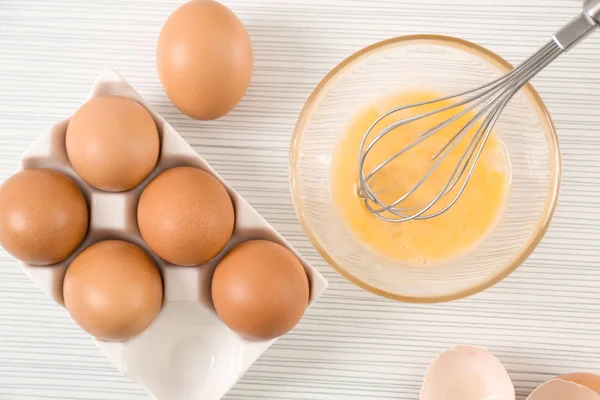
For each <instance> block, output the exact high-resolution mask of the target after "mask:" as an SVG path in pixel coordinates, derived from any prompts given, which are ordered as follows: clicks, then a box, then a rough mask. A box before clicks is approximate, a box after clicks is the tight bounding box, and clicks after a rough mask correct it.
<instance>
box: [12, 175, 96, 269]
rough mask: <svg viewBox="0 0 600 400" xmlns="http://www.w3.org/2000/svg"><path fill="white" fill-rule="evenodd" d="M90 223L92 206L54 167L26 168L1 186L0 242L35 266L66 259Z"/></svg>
mask: <svg viewBox="0 0 600 400" xmlns="http://www.w3.org/2000/svg"><path fill="white" fill-rule="evenodd" d="M87 228H88V207H87V203H86V200H85V197H84V196H83V194H82V193H81V191H80V190H79V187H77V185H76V184H75V183H73V181H72V180H71V179H69V178H68V177H67V176H66V175H64V174H62V173H60V172H57V171H53V170H50V169H27V170H24V171H21V172H18V173H16V174H15V175H13V176H11V177H10V178H8V179H7V180H6V181H5V182H4V184H3V185H2V186H1V187H0V244H1V245H2V247H4V248H5V249H6V251H8V252H9V253H10V254H12V255H13V256H14V257H16V258H17V259H19V260H21V261H23V262H25V263H27V264H31V265H50V264H55V263H57V262H59V261H62V260H64V259H65V258H67V257H68V256H69V255H71V253H73V251H75V249H76V248H77V247H78V246H79V245H80V244H81V242H82V241H83V239H84V238H85V234H86V232H87Z"/></svg>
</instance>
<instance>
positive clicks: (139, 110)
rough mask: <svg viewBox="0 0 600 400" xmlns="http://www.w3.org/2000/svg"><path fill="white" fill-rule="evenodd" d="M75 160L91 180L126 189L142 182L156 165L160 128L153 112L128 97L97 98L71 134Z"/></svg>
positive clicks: (101, 186)
mask: <svg viewBox="0 0 600 400" xmlns="http://www.w3.org/2000/svg"><path fill="white" fill-rule="evenodd" d="M66 145H67V154H68V156H69V160H70V161H71V164H72V165H73V168H74V169H75V172H77V174H79V176H81V177H82V178H83V180H85V181H86V182H87V183H89V184H90V185H92V186H94V187H96V188H98V189H101V190H106V191H109V192H121V191H125V190H129V189H132V188H134V187H136V186H137V185H139V184H140V183H141V182H142V181H143V180H144V179H145V178H146V177H147V176H148V175H150V172H152V170H153V169H154V167H155V166H156V162H157V161H158V154H159V150H160V143H159V136H158V129H157V127H156V123H155V122H154V119H152V116H151V115H150V114H149V113H148V111H147V110H146V109H145V108H144V107H143V106H142V105H141V104H139V103H138V102H136V101H135V100H132V99H130V98H127V97H120V96H101V97H94V98H92V99H91V100H89V101H88V102H86V103H85V104H84V105H83V106H81V107H80V108H79V109H78V110H77V111H76V112H75V114H74V115H73V117H72V118H71V121H70V122H69V125H68V127H67V135H66Z"/></svg>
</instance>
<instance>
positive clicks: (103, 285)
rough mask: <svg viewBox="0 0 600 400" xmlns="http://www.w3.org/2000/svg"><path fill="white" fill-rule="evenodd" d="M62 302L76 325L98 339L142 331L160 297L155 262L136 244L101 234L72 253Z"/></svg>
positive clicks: (124, 337)
mask: <svg viewBox="0 0 600 400" xmlns="http://www.w3.org/2000/svg"><path fill="white" fill-rule="evenodd" d="M63 294H64V298H65V307H66V308H67V310H68V311H69V313H70V314H71V317H72V318H73V320H74V321H75V322H77V324H79V326H80V327H81V328H82V329H83V330H85V331H86V332H88V333H89V334H91V335H92V336H95V337H97V338H98V339H102V340H110V341H121V340H127V339H130V338H132V337H134V336H136V335H138V334H140V333H142V332H143V331H144V330H145V329H146V328H147V327H148V326H150V324H151V323H152V321H153V320H154V318H155V317H156V316H157V315H158V312H159V311H160V307H161V305H162V299H163V287H162V280H161V277H160V273H159V271H158V268H157V267H156V265H155V264H154V262H153V261H152V259H151V258H150V257H149V256H148V255H147V254H146V253H145V252H144V250H142V249H141V248H139V247H137V246H135V245H133V244H131V243H128V242H124V241H122V240H106V241H103V242H98V243H96V244H93V245H92V246H90V247H88V248H86V249H85V250H83V251H82V252H81V253H79V254H78V255H77V257H75V259H74V260H73V262H72V263H71V265H69V268H68V269H67V273H66V275H65V280H64V286H63Z"/></svg>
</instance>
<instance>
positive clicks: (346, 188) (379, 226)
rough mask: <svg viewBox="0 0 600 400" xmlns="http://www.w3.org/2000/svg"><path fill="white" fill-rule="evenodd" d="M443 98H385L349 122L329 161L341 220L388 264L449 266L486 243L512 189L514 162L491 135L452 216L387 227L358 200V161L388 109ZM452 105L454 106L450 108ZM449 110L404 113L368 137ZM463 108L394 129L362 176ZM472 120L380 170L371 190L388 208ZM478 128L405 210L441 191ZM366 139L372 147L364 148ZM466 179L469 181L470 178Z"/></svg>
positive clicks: (442, 131) (447, 197) (417, 109)
mask: <svg viewBox="0 0 600 400" xmlns="http://www.w3.org/2000/svg"><path fill="white" fill-rule="evenodd" d="M441 97H442V96H441V95H440V94H438V93H429V92H409V93H406V94H402V95H398V96H392V97H389V98H385V99H383V100H381V101H378V102H376V103H375V104H373V105H371V106H369V107H367V108H366V109H364V110H363V111H362V112H360V113H359V114H358V115H357V116H356V118H355V119H354V120H353V121H352V122H351V124H350V126H349V128H348V130H347V132H346V133H345V135H344V136H343V137H342V139H341V140H340V141H339V143H338V145H337V148H336V150H335V153H334V155H333V159H332V168H331V176H330V182H331V195H332V197H333V199H334V202H335V204H336V205H337V208H338V210H339V213H340V215H341V217H342V219H343V220H344V221H345V222H346V223H347V224H348V226H349V227H350V229H351V231H352V232H353V234H354V235H355V236H356V237H357V238H358V239H359V240H360V241H361V242H362V243H364V244H366V245H367V246H369V247H370V248H372V249H373V250H374V251H375V252H377V253H379V254H381V255H382V256H384V257H387V258H390V259H394V260H400V261H403V262H407V263H411V264H417V265H424V264H432V263H437V262H443V261H447V260H449V259H452V258H454V257H456V256H458V255H460V254H464V253H465V252H468V251H469V250H470V249H472V248H473V247H474V246H475V245H476V244H477V243H478V242H480V241H481V240H482V239H484V238H485V236H486V234H488V233H489V232H490V230H491V229H492V228H493V226H494V225H495V223H496V222H497V221H498V219H499V217H500V215H501V213H502V209H503V206H504V203H505V199H506V194H507V189H508V186H509V183H510V163H509V159H508V155H507V151H506V149H505V146H504V144H503V142H502V141H501V139H500V138H499V137H498V136H497V135H496V134H494V133H492V134H491V136H490V137H489V139H488V141H487V144H486V145H485V147H484V149H483V152H482V155H481V158H480V160H479V161H478V164H477V166H476V168H475V171H474V173H473V175H472V177H471V179H470V181H469V183H468V184H467V187H466V189H465V191H464V193H463V194H462V196H461V197H460V198H459V200H458V201H457V202H456V203H455V204H454V206H453V207H451V208H450V209H449V210H448V211H446V212H445V213H443V214H441V215H440V216H438V217H435V218H432V219H429V220H417V221H408V222H402V223H390V222H386V221H382V220H380V219H378V218H377V217H376V216H374V215H372V214H371V213H370V212H369V211H368V210H367V208H366V207H365V204H364V201H363V199H362V198H360V197H359V196H358V194H357V183H358V162H357V160H358V154H359V148H360V143H361V140H362V138H363V136H364V135H365V133H366V132H367V130H368V128H369V126H370V125H371V124H372V123H373V122H375V120H376V119H377V118H378V117H379V116H381V115H382V114H384V113H385V112H386V111H387V110H391V109H393V108H395V107H399V106H402V105H408V104H416V103H421V102H424V101H429V100H433V99H436V98H441ZM447 104H450V103H449V102H448V103H447ZM444 105H445V104H443V103H442V104H440V103H437V104H429V105H422V106H419V107H415V108H412V109H407V110H403V111H401V112H398V113H396V114H393V115H390V116H388V117H386V118H385V119H383V120H382V121H381V122H380V123H379V124H378V125H377V126H376V127H375V129H374V130H373V131H372V132H371V134H370V135H369V138H373V137H375V135H376V134H377V133H379V132H380V131H381V130H382V129H383V128H384V127H386V126H388V125H389V124H391V123H393V122H395V121H398V120H401V119H404V118H407V117H410V116H414V115H418V114H421V113H426V112H429V111H433V110H436V109H439V108H443V106H444ZM460 111H463V110H460V109H454V110H447V111H444V112H441V113H438V114H435V115H433V116H430V117H426V118H424V119H422V120H420V121H415V122H412V123H409V124H406V125H403V126H401V127H399V128H397V129H396V130H395V131H393V132H391V133H390V134H388V135H386V136H384V137H383V139H381V141H380V142H378V143H377V144H376V145H375V146H373V149H372V150H371V152H370V153H369V155H368V157H367V159H366V162H365V169H364V170H365V171H372V170H373V169H374V168H375V167H376V166H377V165H379V164H380V163H382V162H383V161H384V160H386V159H387V158H389V157H390V156H392V155H393V154H395V153H397V152H398V151H400V150H401V149H403V148H404V147H406V146H407V145H409V144H410V143H412V142H414V141H415V140H416V139H417V137H418V135H419V134H420V133H423V132H425V131H427V130H428V129H431V128H433V127H434V126H437V125H438V124H440V123H441V122H443V121H445V120H447V119H449V118H451V117H453V116H454V115H456V114H457V113H458V112H460ZM472 117H473V114H472V113H467V114H465V115H464V116H462V117H460V118H458V119H457V120H456V121H454V122H452V123H451V124H449V125H448V126H446V127H444V128H441V129H440V130H439V131H438V132H437V133H436V134H434V135H433V136H432V137H430V138H429V139H427V140H426V141H424V142H423V143H421V144H419V145H418V146H415V147H414V148H412V149H410V150H409V151H407V152H406V153H405V154H404V155H402V156H400V157H398V158H396V159H395V160H394V161H393V162H392V163H390V164H389V165H388V166H386V167H384V168H383V169H382V170H380V171H379V172H378V173H377V175H375V176H374V177H373V179H372V181H370V184H371V187H372V189H373V190H374V191H375V192H377V193H378V195H379V197H380V198H381V199H382V200H383V201H384V202H386V203H387V204H390V203H391V202H393V201H394V200H395V199H397V198H399V197H400V196H402V195H403V194H404V193H406V192H407V191H408V190H410V188H411V187H413V186H414V185H416V184H417V182H418V181H419V180H420V179H421V178H422V177H423V176H424V175H425V173H426V172H427V171H428V170H429V169H430V168H431V167H432V165H433V163H434V162H435V161H433V160H432V158H433V156H434V155H435V154H436V152H438V151H439V150H440V149H442V148H443V147H444V145H445V144H446V143H447V142H448V141H449V139H450V138H451V137H453V136H454V135H455V134H456V133H457V132H458V131H459V130H460V128H461V127H462V126H464V125H465V123H466V122H467V121H468V120H470V119H471V118H472ZM477 127H478V126H477V125H475V126H473V127H472V128H471V129H470V130H469V131H467V133H466V134H465V136H464V137H463V138H461V139H460V140H459V142H458V144H457V145H456V146H455V147H454V148H453V149H451V150H449V152H448V156H447V157H446V158H445V159H444V161H443V162H442V163H441V164H440V165H439V166H438V167H437V169H436V170H435V171H434V173H433V174H432V175H431V176H430V177H429V179H427V180H426V181H425V182H424V183H423V185H422V186H421V187H420V188H419V189H418V190H417V191H416V192H415V193H414V194H413V195H412V196H411V197H410V198H409V199H408V200H407V201H410V203H408V204H407V203H404V204H403V206H407V207H411V208H412V207H415V208H422V207H423V206H425V205H427V204H429V202H430V201H431V199H433V198H434V197H435V195H436V194H437V193H439V192H440V190H441V189H442V188H443V187H444V185H445V184H446V182H448V180H449V179H450V177H451V175H452V172H453V171H454V169H455V167H456V166H457V165H458V164H459V161H460V158H461V156H462V155H463V153H464V151H465V150H466V148H467V147H468V145H469V142H470V141H471V139H472V138H473V137H474V135H475V133H476V130H477ZM368 142H369V140H367V143H368ZM465 175H466V174H465ZM462 182H463V180H461V181H459V183H458V184H457V185H456V186H455V189H453V190H452V191H450V192H449V193H448V194H447V195H445V196H444V197H443V198H442V199H441V201H440V202H439V204H436V206H435V207H437V208H435V207H434V208H432V210H431V211H436V210H440V209H441V207H443V206H445V205H446V204H448V203H449V201H450V200H451V199H453V198H454V195H455V194H456V193H457V190H458V189H459V188H460V186H461V184H462Z"/></svg>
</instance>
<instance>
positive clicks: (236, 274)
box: [212, 240, 309, 340]
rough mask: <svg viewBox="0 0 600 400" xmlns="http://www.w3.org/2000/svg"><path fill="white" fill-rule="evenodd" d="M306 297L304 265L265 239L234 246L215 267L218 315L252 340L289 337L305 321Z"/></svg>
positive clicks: (214, 279)
mask: <svg viewBox="0 0 600 400" xmlns="http://www.w3.org/2000/svg"><path fill="white" fill-rule="evenodd" d="M308 297H309V285H308V278H307V276H306V272H305V271H304V268H303V267H302V264H301V263H300V261H298V259H297V258H296V257H295V256H294V254H293V253H292V252H291V251H289V250H288V249H286V248H285V247H283V246H281V245H279V244H276V243H273V242H269V241H267V240H251V241H248V242H244V243H242V244H240V245H238V246H236V247H234V248H233V249H232V250H231V251H230V252H229V253H227V255H226V256H225V257H224V258H223V259H222V260H221V262H219V264H218V265H217V268H216V270H215V274H214V276H213V281H212V299H213V302H214V305H215V309H216V310H217V314H219V316H220V317H221V319H222V320H223V322H224V323H225V325H227V326H228V327H229V328H230V329H231V330H233V331H235V332H237V333H238V334H240V335H242V336H244V337H247V338H249V339H258V340H267V339H273V338H276V337H278V336H281V335H283V334H284V333H286V332H288V331H289V330H290V329H292V328H293V327H294V326H296V324H297V323H298V321H300V318H302V315H303V314H304V311H305V310H306V307H307V306H308Z"/></svg>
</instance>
